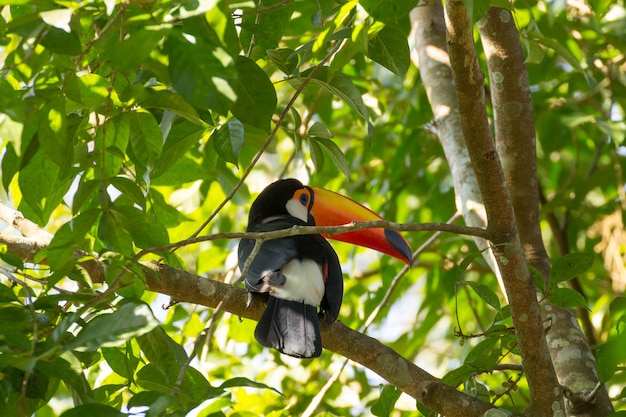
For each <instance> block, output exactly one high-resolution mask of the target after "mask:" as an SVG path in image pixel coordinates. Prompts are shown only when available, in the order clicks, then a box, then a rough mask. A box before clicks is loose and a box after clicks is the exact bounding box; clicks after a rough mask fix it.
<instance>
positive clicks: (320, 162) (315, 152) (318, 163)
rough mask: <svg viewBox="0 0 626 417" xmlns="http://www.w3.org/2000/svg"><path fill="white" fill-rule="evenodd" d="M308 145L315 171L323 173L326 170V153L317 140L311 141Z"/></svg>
mask: <svg viewBox="0 0 626 417" xmlns="http://www.w3.org/2000/svg"><path fill="white" fill-rule="evenodd" d="M308 143H309V149H310V151H311V160H312V161H313V166H314V167H315V171H316V172H322V169H323V168H324V151H322V147H321V145H320V143H319V142H318V141H317V140H314V139H311V140H310V141H309V142H308Z"/></svg>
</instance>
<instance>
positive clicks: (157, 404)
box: [128, 391, 177, 417]
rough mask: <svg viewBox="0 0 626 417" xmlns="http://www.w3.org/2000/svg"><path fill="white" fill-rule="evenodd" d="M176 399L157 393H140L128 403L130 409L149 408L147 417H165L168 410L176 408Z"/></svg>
mask: <svg viewBox="0 0 626 417" xmlns="http://www.w3.org/2000/svg"><path fill="white" fill-rule="evenodd" d="M176 403H177V400H176V397H174V396H172V395H165V394H161V393H160V392H157V391H140V392H138V393H137V394H135V395H133V397H132V398H131V399H130V400H129V401H128V408H129V409H130V408H133V407H149V409H148V411H147V413H146V417H151V416H160V415H165V411H166V410H167V409H168V408H172V407H175V405H176Z"/></svg>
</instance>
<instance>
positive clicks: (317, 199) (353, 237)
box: [311, 187, 413, 266]
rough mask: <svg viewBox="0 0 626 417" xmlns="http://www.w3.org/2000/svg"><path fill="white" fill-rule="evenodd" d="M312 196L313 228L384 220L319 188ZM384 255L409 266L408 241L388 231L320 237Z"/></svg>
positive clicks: (346, 199)
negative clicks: (314, 226) (362, 247)
mask: <svg viewBox="0 0 626 417" xmlns="http://www.w3.org/2000/svg"><path fill="white" fill-rule="evenodd" d="M311 189H312V190H313V193H314V197H313V206H312V207H311V215H312V216H313V218H314V219H315V224H316V225H317V226H341V225H344V224H347V223H351V222H366V221H372V220H384V219H383V218H382V217H380V216H379V215H378V214H376V213H374V212H373V211H372V210H370V209H368V208H367V207H365V206H362V205H361V204H359V203H357V202H356V201H354V200H352V199H350V198H348V197H345V196H343V195H341V194H337V193H335V192H333V191H329V190H326V189H324V188H319V187H311ZM324 237H326V238H329V239H334V240H339V241H342V242H347V243H352V244H355V245H359V246H364V247H366V248H370V249H374V250H377V251H378V252H382V253H386V254H387V255H391V256H393V257H394V258H397V259H400V260H401V261H402V262H404V263H405V264H407V265H408V266H411V264H412V263H413V254H412V251H411V247H410V246H409V242H407V240H406V239H405V238H404V236H402V235H401V234H400V233H398V232H396V231H394V230H388V229H366V230H360V231H355V232H346V233H340V234H337V235H333V236H326V235H325V236H324Z"/></svg>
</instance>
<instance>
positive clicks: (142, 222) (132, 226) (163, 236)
mask: <svg viewBox="0 0 626 417" xmlns="http://www.w3.org/2000/svg"><path fill="white" fill-rule="evenodd" d="M110 212H111V214H112V215H113V217H114V218H115V220H116V221H117V223H118V224H119V225H120V226H121V227H123V228H124V230H126V231H127V232H128V233H129V234H130V236H131V237H132V240H133V242H134V243H135V245H137V247H139V248H142V249H145V248H151V247H155V246H161V245H165V244H167V243H169V235H168V233H167V229H165V227H164V226H163V225H162V224H161V223H158V222H157V221H155V219H153V218H151V217H150V216H148V215H147V214H146V213H145V212H143V211H141V210H139V209H138V208H136V207H131V206H115V207H112V208H111V211H110Z"/></svg>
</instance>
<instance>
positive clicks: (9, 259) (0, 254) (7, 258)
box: [0, 244, 24, 269]
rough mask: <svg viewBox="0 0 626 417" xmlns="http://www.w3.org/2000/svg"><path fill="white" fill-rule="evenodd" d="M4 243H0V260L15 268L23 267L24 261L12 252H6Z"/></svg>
mask: <svg viewBox="0 0 626 417" xmlns="http://www.w3.org/2000/svg"><path fill="white" fill-rule="evenodd" d="M5 251H6V245H4V244H0V260H2V261H3V262H5V263H7V264H9V265H11V266H14V267H16V268H17V269H24V261H23V260H22V258H20V257H19V256H17V255H14V254H12V253H7V252H5Z"/></svg>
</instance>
